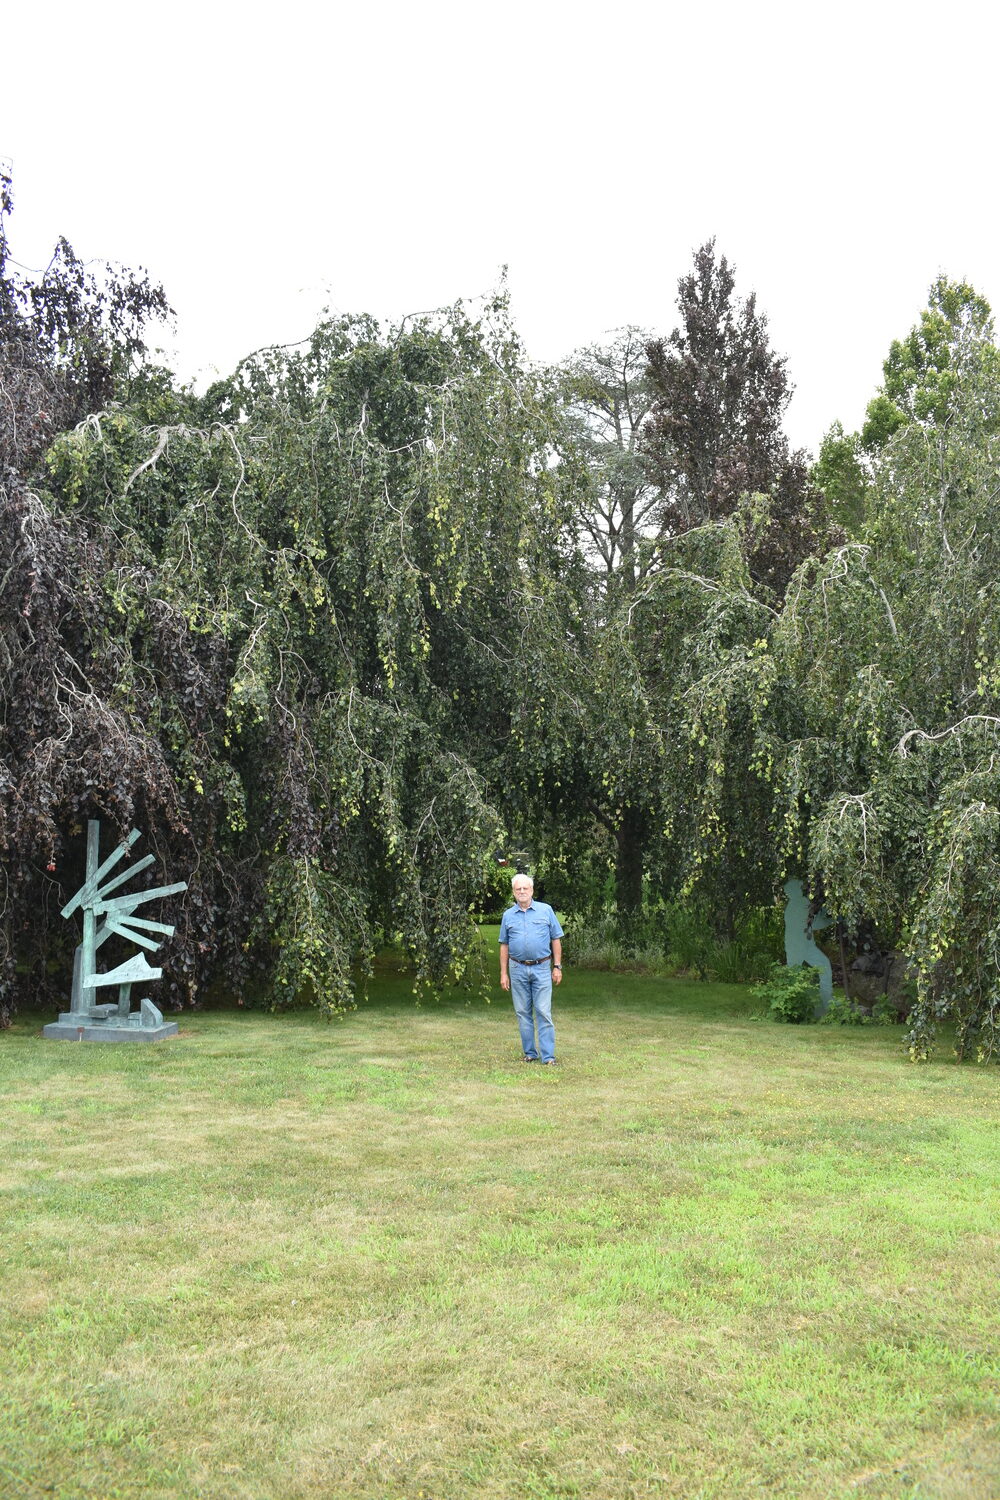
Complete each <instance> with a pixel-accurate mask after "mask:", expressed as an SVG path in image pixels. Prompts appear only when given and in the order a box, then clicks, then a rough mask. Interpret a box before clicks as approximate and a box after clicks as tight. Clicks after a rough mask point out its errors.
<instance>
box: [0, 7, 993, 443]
mask: <svg viewBox="0 0 1000 1500" xmlns="http://www.w3.org/2000/svg"><path fill="white" fill-rule="evenodd" d="M996 16H997V12H996V8H995V7H993V6H987V5H981V4H980V5H975V6H974V5H973V4H972V3H970V0H952V3H950V4H948V5H941V4H935V5H934V6H930V5H923V4H920V3H912V0H910V3H888V0H869V3H858V0H846V3H841V4H838V5H829V4H808V3H796V4H790V3H784V0H760V3H757V4H754V3H752V0H747V3H742V4H738V3H733V0H719V3H717V4H715V5H708V4H704V5H701V6H693V5H691V4H684V5H679V4H674V3H671V0H666V3H662V4H659V5H648V4H632V5H628V4H624V5H622V4H619V5H615V4H613V3H612V4H605V5H602V6H590V5H582V4H564V3H561V0H535V3H530V4H526V3H523V0H507V3H505V4H504V5H502V6H501V5H497V6H495V7H486V6H476V5H474V4H465V5H461V4H455V3H452V0H428V3H420V0H415V3H411V4H400V3H397V0H390V3H382V4H378V3H376V4H369V5H367V6H363V5H360V4H358V3H357V0H354V3H351V4H344V3H341V0H334V3H331V4H328V5H326V6H325V7H315V8H314V7H313V6H307V5H305V4H303V3H301V0H285V3H284V4H280V5H270V6H268V7H266V8H257V7H256V6H254V5H253V4H247V3H241V4H240V5H230V4H222V3H217V0H204V3H202V4H197V5H195V4H190V3H188V0H180V3H176V4H173V5H167V6H159V5H149V6H147V5H143V4H141V3H135V0H131V3H129V4H127V5H126V4H114V3H107V0H91V3H90V4H87V5H83V4H79V3H77V4H74V5H72V6H70V5H68V4H65V3H64V0H54V3H50V4H48V5H46V6H45V7H44V8H34V7H32V8H31V10H30V13H29V11H28V9H27V8H25V7H19V8H18V11H17V13H15V14H14V15H13V16H12V15H10V14H9V13H8V15H7V16H6V17H5V19H4V21H3V23H2V25H0V45H3V49H4V52H5V54H6V55H5V56H4V59H3V64H2V70H0V71H2V80H0V157H3V158H4V159H6V161H7V162H8V163H9V164H10V165H11V166H12V167H13V173H14V191H15V212H14V217H13V220H12V223H11V239H12V242H13V249H14V253H15V255H16V257H17V258H18V260H20V261H22V262H24V263H26V264H30V265H33V266H38V265H41V264H43V263H44V261H45V260H47V258H48V254H49V252H50V250H51V247H52V243H53V242H54V240H55V237H56V236H57V235H58V234H60V233H62V234H65V235H66V236H67V238H68V239H70V241H71V242H72V243H73V244H74V246H75V248H76V249H77V251H78V252H79V253H80V254H82V255H86V256H93V257H105V258H108V259H113V260H118V261H122V262H125V263H126V264H129V265H144V266H145V267H147V268H148V269H149V270H150V271H151V272H152V273H153V274H154V275H155V276H156V277H157V278H158V279H159V280H161V281H162V282H163V283H164V284H165V286H166V289H167V292H168V295H169V297H170V300H171V301H172V303H173V305H174V307H175V308H176V309H177V313H178V319H177V328H176V334H175V335H168V334H165V335H164V341H165V343H166V345H167V347H168V348H170V349H171V350H172V351H173V353H174V360H173V362H174V364H175V368H177V369H178V370H179V371H180V373H181V374H183V375H184V376H186V377H187V376H195V375H197V376H199V377H200V378H201V379H204V378H205V377H206V376H207V375H208V374H210V373H211V372H212V371H213V370H219V371H222V372H226V371H228V370H229V369H230V368H231V367H232V366H233V364H235V362H236V360H237V359H238V358H239V357H240V356H241V355H243V354H245V353H248V352H249V351H250V350H252V349H255V348H257V347H259V346H260V345H262V344H265V343H270V342H289V341H292V340H295V339H299V338H302V337H303V336H305V335H306V334H307V333H308V332H309V330H310V328H311V327H312V325H313V323H314V322H315V319H316V316H317V314H318V312H319V310H320V309H321V308H323V307H324V306H330V307H332V308H334V309H335V310H337V311H341V312H361V311H368V312H372V313H375V314H376V315H377V316H380V317H387V318H392V317H396V316H399V315H400V314H402V313H405V312H412V311H417V310H421V309H426V308H430V307H434V306H438V305H441V304H443V303H448V302H453V301H454V300H455V299H456V298H458V297H464V298H473V297H475V296H476V295H478V294H480V293H483V292H485V291H487V290H489V289H490V288H491V287H493V286H495V285H496V283H497V280H498V276H499V271H500V267H501V266H502V265H504V264H506V265H508V267H509V285H510V288H511V292H512V297H513V311H514V317H515V321H516V323H517V325H518V327H519V329H520V331H521V333H522V336H523V338H524V340H525V342H526V345H527V348H528V352H529V354H530V355H531V356H532V357H533V358H536V359H539V360H552V359H558V358H560V357H562V356H564V355H566V354H568V353H570V352H571V351H572V350H573V349H574V348H575V347H577V346H579V345H581V344H584V343H588V342H592V341H594V340H596V339H599V338H600V337H601V336H602V335H603V334H604V333H605V332H607V331H609V330H611V329H613V328H615V327H618V326H621V325H623V324H625V323H638V324H641V325H643V326H645V327H648V328H650V329H652V330H654V331H658V332H664V333H665V332H667V331H669V329H670V328H672V327H673V325H674V322H675V306H674V301H675V296H676V283H677V279H678V277H679V276H680V275H681V274H682V273H683V272H684V271H685V270H686V269H687V268H688V265H689V262H690V259H691V252H692V250H693V249H694V247H695V246H696V245H698V244H700V243H701V242H702V241H704V240H705V239H707V238H709V237H710V236H712V235H714V236H716V239H717V242H718V247H719V249H720V251H722V252H723V253H724V254H725V255H727V256H728V258H729V259H730V261H732V262H733V263H734V264H735V266H736V270H737V288H738V290H739V291H740V292H742V293H747V292H750V291H755V292H756V293H757V299H758V305H759V307H760V308H761V310H762V311H764V312H765V313H766V314H767V316H768V318H769V322H770V328H771V335H772V342H773V344H774V346H775V348H777V349H778V350H779V351H780V352H781V353H783V354H786V355H787V356H788V360H789V370H790V373H791V376H792V380H793V381H794V383H795V386H796V394H795V397H794V399H793V402H792V406H791V409H790V412H789V418H788V424H787V425H788V430H789V433H790V436H791V438H792V440H793V442H794V443H796V444H801V445H805V446H807V447H810V448H812V449H815V448H816V446H817V445H818V443H819V440H820V438H821V436H822V434H823V432H824V431H825V430H826V428H827V427H828V426H829V425H830V423H831V422H832V421H833V420H834V419H835V418H838V417H839V418H840V419H841V420H842V421H843V422H844V423H845V425H847V426H849V427H852V426H857V425H858V423H859V422H860V420H861V417H862V414H863V411H864V407H865V404H866V402H867V400H868V399H869V397H870V396H871V395H872V393H873V391H874V389H875V386H876V385H877V383H878V381H879V379H880V373H881V362H882V360H883V358H884V356H885V353H886V351H887V348H888V344H889V341H890V340H891V339H892V338H894V337H899V336H902V335H903V334H904V333H905V332H906V331H907V330H908V329H909V328H910V326H911V325H912V324H913V323H914V322H915V321H916V319H917V316H918V313H919V310H920V308H921V307H922V306H923V304H924V302H925V300H926V294H927V289H928V287H929V285H930V283H931V281H932V280H933V279H934V277H935V276H936V275H937V273H938V271H939V270H943V271H945V272H947V274H949V275H951V276H954V277H961V276H964V277H967V278H968V279H970V280H971V281H972V282H973V283H974V285H975V286H976V287H977V288H978V289H979V290H980V291H981V292H982V293H984V294H985V295H986V296H987V297H988V298H989V299H990V301H991V303H993V305H994V306H995V307H998V306H1000V250H998V236H997V230H998V223H1000V215H998V209H997V161H996V157H997V145H998V131H997V126H996V57H997V42H998V40H1000V37H998V30H1000V24H998V20H997V19H996Z"/></svg>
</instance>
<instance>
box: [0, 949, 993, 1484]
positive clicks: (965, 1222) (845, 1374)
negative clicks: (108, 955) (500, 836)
mask: <svg viewBox="0 0 1000 1500" xmlns="http://www.w3.org/2000/svg"><path fill="white" fill-rule="evenodd" d="M556 1014H557V1027H558V1031H557V1041H558V1050H559V1055H560V1063H561V1066H560V1067H559V1068H555V1069H543V1068H541V1067H525V1066H524V1065H523V1064H521V1063H520V1062H519V1052H520V1049H519V1046H518V1037H517V1029H516V1026H515V1022H514V1018H513V1013H512V1011H511V1009H510V1004H509V1001H508V1000H507V999H506V997H501V994H500V991H499V989H497V991H496V998H495V1000H494V1003H493V1004H492V1005H489V1006H487V1005H485V1004H484V1003H483V1002H482V1001H480V1000H476V1001H473V1002H472V1003H471V1004H467V1003H466V1001H465V999H464V998H463V997H461V996H457V995H446V996H445V997H444V998H443V999H442V1000H441V1001H440V1003H434V1004H429V1005H424V1006H423V1007H422V1008H419V1009H418V1008H415V1006H414V1002H413V999H412V996H411V995H410V992H409V984H408V981H407V980H406V979H405V977H404V976H403V975H400V974H393V973H386V974H384V975H383V976H382V977H381V978H380V979H379V981H378V982H377V983H376V984H375V986H374V987H373V990H372V997H371V1000H370V1001H369V1002H368V1003H367V1004H365V1005H363V1006H362V1008H361V1009H359V1010H358V1011H357V1012H356V1013H355V1014H353V1015H351V1016H349V1017H348V1018H347V1019H346V1020H344V1021H343V1022H340V1023H337V1024H334V1025H328V1024H326V1023H324V1022H322V1021H320V1020H318V1019H317V1018H316V1017H315V1016H313V1015H311V1014H309V1015H294V1016H291V1017H285V1018H275V1017H271V1016H266V1015H259V1014H250V1013H245V1012H242V1011H229V1012H215V1013H204V1014H196V1015H189V1016H187V1017H185V1018H184V1020H183V1024H182V1035H181V1037H180V1038H178V1039H176V1040H174V1041H170V1042H165V1043H162V1044H159V1045H156V1046H150V1047H137V1046H136V1047H128V1046H111V1045H87V1044H84V1045H74V1044H73V1043H68V1042H46V1041H43V1040H42V1039H41V1037H40V1036H39V1035H38V1030H39V1027H40V1025H41V1020H42V1019H49V1017H47V1016H46V1017H44V1018H38V1017H31V1018H24V1019H22V1020H21V1021H20V1022H18V1023H17V1024H16V1025H15V1027H14V1028H13V1029H12V1030H10V1031H7V1032H6V1033H3V1034H0V1075H2V1098H3V1113H2V1121H3V1143H4V1149H3V1152H2V1156H0V1192H2V1198H0V1263H2V1275H0V1348H2V1354H0V1494H2V1495H3V1496H4V1497H8V1496H36V1495H37V1496H57V1497H71V1496H93V1497H101V1500H111V1497H116V1496H123V1497H131V1496H139V1495H141V1496H143V1497H159V1496H163V1497H167V1496H170V1497H174V1496H177V1497H188V1496H191V1497H199V1500H200V1497H206V1500H215V1497H232V1500H238V1497H245V1500H271V1497H274V1500H285V1497H288V1500H294V1497H299V1496H310V1497H340V1496H344V1497H352V1500H353V1497H359V1500H360V1497H364V1500H367V1497H371V1500H458V1497H463V1500H464V1497H495V1500H520V1497H524V1500H554V1497H564V1496H583V1497H595V1500H597V1497H608V1500H620V1497H633V1496H637V1497H639V1496H642V1497H644V1496H678V1497H683V1500H698V1497H706V1500H707V1497H719V1500H721V1497H733V1500H744V1497H750V1496H755V1495H761V1496H765V1495H766V1496H794V1497H816V1500H819V1497H822V1500H830V1497H838V1496H844V1497H847V1496H858V1497H862V1500H873V1497H889V1496H892V1497H912V1500H918V1497H919V1500H939V1497H940V1500H943V1497H956V1500H957V1497H961V1500H996V1497H997V1496H1000V1399H998V1393H1000V1305H998V1304H1000V1299H998V1293H997V1287H998V1271H1000V1253H998V1251H1000V1238H998V1233H1000V1231H998V1221H1000V1076H998V1073H997V1070H996V1069H995V1068H993V1069H980V1068H976V1067H972V1066H966V1067H964V1068H959V1067H957V1066H956V1065H955V1064H954V1063H953V1062H952V1061H951V1059H950V1057H947V1056H942V1058H941V1059H940V1060H938V1061H936V1062H933V1063H931V1064H930V1065H928V1066H925V1067H915V1066H913V1065H912V1064H910V1063H909V1062H908V1061H907V1060H906V1058H905V1056H904V1054H903V1052H902V1048H901V1044H900V1033H899V1031H886V1030H881V1029H874V1028H873V1029H864V1030H842V1029H832V1028H826V1027H804V1028H794V1027H787V1026H786V1027H782V1026H778V1025H775V1024H772V1023H770V1022H767V1021H760V1020H755V1019H754V1018H753V1015H752V1004H751V1002H750V1001H749V998H748V995H747V992H746V991H742V990H740V989H736V988H729V987H725V986H719V985H707V984H685V983H682V982H678V981H665V980H662V979H652V978H645V977H640V976H614V975H607V974H596V973H583V972H581V971H574V970H572V969H570V970H569V971H568V972H567V979H566V983H565V984H564V985H563V987H562V991H561V992H560V993H559V994H558V997H557V1008H556Z"/></svg>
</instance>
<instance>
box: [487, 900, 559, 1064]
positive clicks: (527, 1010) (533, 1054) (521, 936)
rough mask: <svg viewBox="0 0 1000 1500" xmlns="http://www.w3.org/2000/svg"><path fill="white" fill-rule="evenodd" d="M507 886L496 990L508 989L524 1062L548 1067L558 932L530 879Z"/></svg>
mask: <svg viewBox="0 0 1000 1500" xmlns="http://www.w3.org/2000/svg"><path fill="white" fill-rule="evenodd" d="M510 884H511V889H512V890H513V892H514V905H513V906H509V907H508V908H507V910H506V911H505V912H504V914H503V917H502V918H501V921H500V988H501V989H504V990H509V991H510V993H511V998H512V1000H513V1001H514V1012H515V1014H516V1016H517V1024H518V1026H519V1027H520V1030H521V1047H522V1050H523V1052H524V1060H525V1062H529V1063H533V1062H538V1060H539V1054H541V1060H542V1062H543V1063H544V1064H545V1065H546V1066H547V1067H550V1068H554V1067H555V1064H556V1032H555V1027H554V1026H553V1025H552V984H553V981H554V982H555V983H556V984H562V942H561V939H562V935H563V930H562V928H561V927H560V926H559V918H558V917H557V916H556V914H555V912H554V911H553V910H552V908H551V906H546V904H545V902H544V901H535V900H534V899H533V893H534V889H535V886H534V882H533V880H532V879H531V876H530V875H515V876H514V878H513V880H512V881H511V883H510ZM508 965H510V967H508ZM536 1022H537V1023H538V1044H537V1046H536V1045H535V1023H536Z"/></svg>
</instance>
